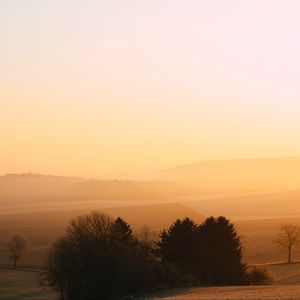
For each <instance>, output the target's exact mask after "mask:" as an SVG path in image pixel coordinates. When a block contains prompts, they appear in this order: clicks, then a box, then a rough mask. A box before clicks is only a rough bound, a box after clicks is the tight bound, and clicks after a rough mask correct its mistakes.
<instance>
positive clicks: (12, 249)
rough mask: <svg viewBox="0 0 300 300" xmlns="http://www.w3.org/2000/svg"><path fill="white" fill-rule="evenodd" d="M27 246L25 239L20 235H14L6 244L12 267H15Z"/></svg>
mask: <svg viewBox="0 0 300 300" xmlns="http://www.w3.org/2000/svg"><path fill="white" fill-rule="evenodd" d="M26 248H27V241H26V239H25V238H24V237H23V236H21V235H17V234H16V235H14V236H12V238H11V239H10V241H9V242H8V244H7V249H8V253H9V254H8V258H9V259H10V260H11V261H12V262H13V265H14V268H15V269H16V268H17V263H18V262H19V260H20V259H21V257H22V255H23V253H24V251H25V250H26Z"/></svg>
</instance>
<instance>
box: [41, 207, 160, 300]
mask: <svg viewBox="0 0 300 300" xmlns="http://www.w3.org/2000/svg"><path fill="white" fill-rule="evenodd" d="M46 268H47V271H48V272H47V274H46V276H45V278H44V283H47V284H48V285H50V286H53V287H55V288H56V289H57V290H59V291H60V294H61V299H64V300H73V299H74V300H75V299H76V300H96V299H97V300H98V299H110V298H113V297H116V296H121V295H125V294H127V293H131V292H134V291H138V290H140V289H143V288H147V287H150V286H153V285H155V284H157V283H158V282H159V281H160V278H161V275H160V274H161V273H162V272H161V266H160V264H159V262H158V261H157V259H156V258H155V257H154V256H153V254H152V253H151V252H150V251H149V250H148V248H146V247H144V245H143V244H141V243H140V242H139V241H138V240H137V239H135V238H134V237H133V236H132V233H131V229H130V226H129V225H128V224H127V223H126V222H125V221H123V220H122V219H120V218H118V219H117V220H115V221H114V220H112V219H111V218H110V217H108V216H107V215H103V214H100V213H97V212H92V213H91V214H88V215H85V216H81V217H78V218H75V219H72V220H71V221H70V223H69V225H68V227H67V232H66V235H65V236H64V237H62V238H60V239H59V240H57V241H56V242H55V244H54V246H53V249H52V251H51V252H50V253H49V255H48V260H47V266H46Z"/></svg>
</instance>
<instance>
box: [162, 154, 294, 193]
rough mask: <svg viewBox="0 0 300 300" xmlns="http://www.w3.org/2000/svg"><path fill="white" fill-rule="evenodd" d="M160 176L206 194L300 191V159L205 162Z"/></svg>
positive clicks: (180, 167) (168, 171)
mask: <svg viewBox="0 0 300 300" xmlns="http://www.w3.org/2000/svg"><path fill="white" fill-rule="evenodd" d="M161 176H162V178H164V179H166V180H170V181H175V182H181V183H185V184H189V185H192V186H194V187H197V189H198V190H199V191H202V192H207V193H224V192H226V193H228V192H230V193H232V192H262V191H263V192H267V191H281V190H289V189H299V188H300V157H282V158H260V159H234V160H223V161H203V162H198V163H193V164H188V165H182V166H178V167H175V168H172V169H169V170H167V171H165V172H163V173H162V174H161Z"/></svg>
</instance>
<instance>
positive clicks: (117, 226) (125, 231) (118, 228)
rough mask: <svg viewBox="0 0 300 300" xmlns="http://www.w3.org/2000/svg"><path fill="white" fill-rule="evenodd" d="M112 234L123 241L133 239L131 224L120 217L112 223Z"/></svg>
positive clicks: (126, 241)
mask: <svg viewBox="0 0 300 300" xmlns="http://www.w3.org/2000/svg"><path fill="white" fill-rule="evenodd" d="M112 235H113V238H114V239H116V240H118V241H120V242H123V243H128V242H130V241H132V239H133V236H132V230H131V228H130V225H129V224H127V223H126V222H125V221H124V220H123V219H121V218H120V217H119V218H117V219H116V220H115V221H114V223H113V225H112Z"/></svg>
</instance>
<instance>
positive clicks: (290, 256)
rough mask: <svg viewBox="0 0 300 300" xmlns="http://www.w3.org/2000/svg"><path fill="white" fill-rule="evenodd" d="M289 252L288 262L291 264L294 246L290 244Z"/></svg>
mask: <svg viewBox="0 0 300 300" xmlns="http://www.w3.org/2000/svg"><path fill="white" fill-rule="evenodd" d="M288 250H289V252H288V263H289V264H290V263H291V261H292V247H291V246H289V248H288Z"/></svg>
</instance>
